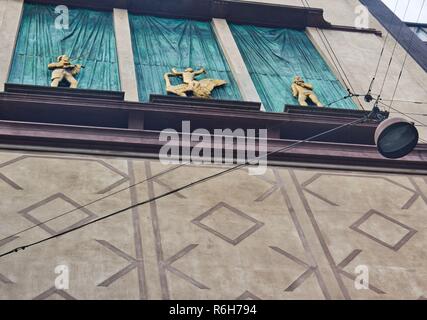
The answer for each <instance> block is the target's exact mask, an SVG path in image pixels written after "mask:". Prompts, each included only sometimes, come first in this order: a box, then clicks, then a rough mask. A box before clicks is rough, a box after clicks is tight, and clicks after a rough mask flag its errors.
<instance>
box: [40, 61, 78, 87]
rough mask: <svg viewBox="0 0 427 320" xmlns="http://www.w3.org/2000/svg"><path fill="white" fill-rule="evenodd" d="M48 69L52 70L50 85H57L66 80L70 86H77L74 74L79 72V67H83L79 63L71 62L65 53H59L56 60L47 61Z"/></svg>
mask: <svg viewBox="0 0 427 320" xmlns="http://www.w3.org/2000/svg"><path fill="white" fill-rule="evenodd" d="M47 67H48V68H49V70H53V71H52V77H51V80H52V82H51V84H50V86H51V87H58V86H59V83H60V82H61V81H62V80H64V79H65V80H66V81H67V82H68V83H69V84H70V88H77V85H78V81H77V80H76V78H75V77H74V76H76V75H77V74H79V72H80V70H81V68H84V66H82V65H81V64H72V63H71V61H70V57H69V56H67V55H65V54H64V55H61V56H59V57H58V58H57V62H52V63H49V64H48V66H47Z"/></svg>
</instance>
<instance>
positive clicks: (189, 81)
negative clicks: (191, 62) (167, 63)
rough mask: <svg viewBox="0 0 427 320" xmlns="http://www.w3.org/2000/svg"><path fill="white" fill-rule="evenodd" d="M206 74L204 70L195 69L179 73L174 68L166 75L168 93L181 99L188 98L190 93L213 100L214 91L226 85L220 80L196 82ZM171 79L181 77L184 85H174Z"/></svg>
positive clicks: (187, 69)
mask: <svg viewBox="0 0 427 320" xmlns="http://www.w3.org/2000/svg"><path fill="white" fill-rule="evenodd" d="M203 73H206V70H205V69H204V68H200V69H199V70H193V68H186V69H185V70H184V71H178V70H177V69H175V68H172V70H171V72H168V73H165V75H164V79H165V82H166V91H167V92H170V93H174V94H176V95H178V96H181V97H187V94H188V93H192V94H193V96H195V97H199V98H205V99H209V98H211V93H212V91H213V90H214V89H215V88H216V87H219V86H223V85H225V84H226V83H227V82H226V81H225V80H219V79H201V80H196V77H197V76H198V75H201V74H203ZM170 77H179V78H181V79H182V82H183V83H182V84H178V85H172V84H171V81H170Z"/></svg>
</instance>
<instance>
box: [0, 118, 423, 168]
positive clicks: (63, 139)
mask: <svg viewBox="0 0 427 320" xmlns="http://www.w3.org/2000/svg"><path fill="white" fill-rule="evenodd" d="M0 143H1V144H3V145H5V144H6V145H7V144H9V145H14V146H16V145H24V146H38V147H53V148H67V149H68V148H74V149H88V150H107V151H113V152H132V153H133V154H137V153H141V154H147V153H148V154H158V152H159V150H160V148H161V147H162V146H163V143H161V142H159V132H158V131H149V130H130V129H113V128H95V127H79V126H66V125H56V124H40V123H25V122H14V121H0ZM292 143H294V141H292V140H281V139H269V140H268V150H267V152H273V151H276V150H278V149H281V148H284V147H286V146H289V145H290V144H292ZM192 145H193V146H194V145H195V143H192ZM269 161H280V162H294V163H311V164H317V165H324V164H327V165H335V166H337V167H339V166H356V167H360V168H362V167H367V168H373V167H376V168H381V169H389V170H393V169H405V170H422V171H425V170H426V161H427V146H426V145H419V146H418V147H417V148H416V149H415V150H414V151H413V152H412V153H411V154H410V155H408V156H406V157H405V158H402V159H399V160H390V159H385V158H382V157H381V156H380V155H379V153H378V151H377V149H376V147H375V146H372V145H353V144H337V143H328V142H307V143H304V144H301V145H299V146H296V147H294V148H292V149H290V150H287V151H283V152H278V153H277V154H275V155H274V156H271V157H269Z"/></svg>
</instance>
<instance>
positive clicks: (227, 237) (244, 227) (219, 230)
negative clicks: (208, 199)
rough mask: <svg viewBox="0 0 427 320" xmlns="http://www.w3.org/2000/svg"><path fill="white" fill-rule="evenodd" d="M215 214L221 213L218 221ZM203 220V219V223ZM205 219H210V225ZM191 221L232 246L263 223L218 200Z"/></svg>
mask: <svg viewBox="0 0 427 320" xmlns="http://www.w3.org/2000/svg"><path fill="white" fill-rule="evenodd" d="M217 215H222V219H220V220H219V221H218V219H215V218H216V217H215V216H217ZM226 215H228V218H227V217H226ZM203 220H205V222H204V223H203V222H202V221H203ZM206 220H211V225H208V224H207V222H206ZM215 220H217V221H215ZM231 221H232V222H231ZM192 222H193V223H194V224H195V225H197V226H199V227H200V228H203V229H205V230H207V231H209V232H210V233H212V234H214V235H216V236H217V237H219V238H221V239H223V240H224V241H227V242H228V243H230V244H232V245H234V246H235V245H237V244H238V243H240V242H241V241H243V240H244V239H246V238H247V237H249V236H250V235H252V234H253V233H254V232H255V231H257V230H258V229H259V228H261V227H262V226H263V225H264V223H263V222H261V221H258V220H256V219H254V218H252V217H251V216H249V215H247V214H246V213H244V212H242V211H240V210H238V209H236V208H234V207H232V206H230V205H229V204H227V203H225V202H219V203H218V204H217V205H215V206H214V207H213V208H211V209H209V210H208V211H206V212H205V213H203V214H201V215H200V216H198V217H197V218H195V219H193V220H192Z"/></svg>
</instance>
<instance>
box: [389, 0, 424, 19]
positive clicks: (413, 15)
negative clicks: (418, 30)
mask: <svg viewBox="0 0 427 320" xmlns="http://www.w3.org/2000/svg"><path fill="white" fill-rule="evenodd" d="M382 2H384V3H385V4H386V5H387V7H389V8H390V10H391V11H394V9H395V8H396V11H395V14H396V15H397V16H398V17H399V18H400V20H402V21H405V22H419V23H427V0H382ZM408 2H409V7H408V10H407V11H406V15H404V14H405V10H406V6H408ZM423 3H424V6H423ZM396 4H397V7H396ZM421 8H422V9H421ZM420 10H422V11H421V15H420V18H419V20H418V21H417V18H418V15H419V14H420Z"/></svg>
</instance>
